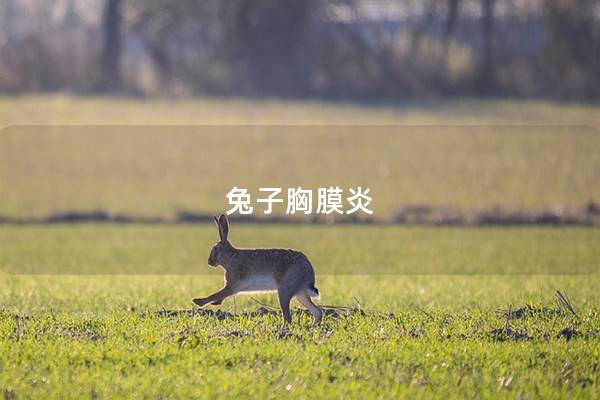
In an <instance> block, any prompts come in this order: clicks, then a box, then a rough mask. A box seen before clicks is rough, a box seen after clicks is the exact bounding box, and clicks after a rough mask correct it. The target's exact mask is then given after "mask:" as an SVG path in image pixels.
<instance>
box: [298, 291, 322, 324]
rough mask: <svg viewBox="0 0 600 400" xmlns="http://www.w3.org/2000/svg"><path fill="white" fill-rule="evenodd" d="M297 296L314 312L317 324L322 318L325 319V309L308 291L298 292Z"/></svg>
mask: <svg viewBox="0 0 600 400" xmlns="http://www.w3.org/2000/svg"><path fill="white" fill-rule="evenodd" d="M296 298H297V299H298V301H299V302H300V303H302V305H303V306H304V307H306V309H307V310H308V311H309V312H310V313H311V314H312V316H313V318H314V323H315V325H318V324H319V323H320V322H321V319H323V310H321V309H320V308H319V307H318V306H317V305H316V304H315V303H313V301H312V300H311V298H310V296H309V295H308V293H306V291H302V292H300V293H298V295H297V296H296Z"/></svg>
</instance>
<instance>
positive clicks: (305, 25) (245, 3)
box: [222, 0, 319, 96]
mask: <svg viewBox="0 0 600 400" xmlns="http://www.w3.org/2000/svg"><path fill="white" fill-rule="evenodd" d="M318 5H319V3H318V2H316V1H312V0H303V1H290V2H283V1H280V0H230V1H227V2H225V3H223V9H222V12H223V14H222V15H223V22H224V24H225V26H224V28H225V32H226V36H225V43H224V49H226V53H227V56H228V58H229V60H230V62H231V63H232V66H233V67H234V68H235V69H236V71H237V75H238V78H239V79H240V80H241V81H240V82H239V83H240V86H241V87H242V88H245V89H246V90H248V91H254V92H258V93H262V94H266V95H292V94H295V95H299V96H303V95H306V94H308V88H309V86H310V85H309V69H310V64H311V63H312V61H314V60H312V59H311V57H312V54H311V50H312V43H311V41H310V40H309V37H310V36H309V35H310V32H311V28H310V25H311V12H313V11H314V9H315V8H316V7H317V6H318Z"/></svg>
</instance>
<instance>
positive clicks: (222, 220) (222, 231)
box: [215, 214, 229, 243]
mask: <svg viewBox="0 0 600 400" xmlns="http://www.w3.org/2000/svg"><path fill="white" fill-rule="evenodd" d="M215 220H216V218H215ZM217 225H218V226H219V236H220V237H221V242H223V243H225V242H227V235H228V234H229V222H228V221H227V216H226V215H225V214H221V216H220V217H219V220H218V221H217Z"/></svg>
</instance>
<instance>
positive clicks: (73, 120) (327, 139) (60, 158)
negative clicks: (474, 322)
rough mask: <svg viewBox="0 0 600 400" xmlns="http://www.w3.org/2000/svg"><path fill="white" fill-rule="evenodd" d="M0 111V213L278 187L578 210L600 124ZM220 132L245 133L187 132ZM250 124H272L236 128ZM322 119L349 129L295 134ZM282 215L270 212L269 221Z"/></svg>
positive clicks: (187, 201) (212, 201)
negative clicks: (354, 189) (330, 188)
mask: <svg viewBox="0 0 600 400" xmlns="http://www.w3.org/2000/svg"><path fill="white" fill-rule="evenodd" d="M0 102H4V107H0V124H1V125H2V126H4V129H3V130H2V132H1V133H0V215H5V216H39V215H46V214H49V213H53V212H61V211H68V210H71V211H72V210H76V211H90V210H97V209H99V210H106V211H109V212H112V213H125V214H132V215H150V216H156V215H158V216H165V215H166V216H168V215H171V214H172V213H174V212H176V211H179V210H193V211H202V212H208V213H217V212H220V211H223V207H224V205H226V202H225V194H226V193H227V192H228V191H229V190H230V189H231V188H232V187H233V186H238V187H244V188H248V189H249V190H250V193H251V194H252V195H253V197H255V196H256V195H258V194H259V193H258V188H259V187H281V188H283V189H284V193H285V189H286V188H287V187H297V186H302V187H304V188H310V189H314V190H316V189H317V188H318V187H326V186H338V185H339V186H341V187H342V188H345V189H347V188H349V187H356V186H359V185H361V186H363V187H370V188H371V189H372V192H371V195H372V196H373V199H374V200H373V203H372V208H373V209H374V210H375V216H376V217H380V218H389V217H390V216H391V215H392V214H393V213H394V212H395V211H397V210H398V209H399V208H400V207H403V206H406V205H414V204H425V205H432V206H454V207H459V208H465V207H467V208H468V207H488V206H491V205H500V206H504V207H512V208H519V207H525V208H543V207H578V206H582V205H583V204H585V203H586V202H588V201H590V200H597V199H599V198H600V133H598V131H597V130H596V129H595V128H593V127H596V126H600V122H599V119H598V115H599V113H598V109H597V108H595V107H593V106H570V105H563V106H560V105H557V104H550V103H536V102H515V103H511V102H493V101H488V102H442V103H437V104H432V105H422V106H410V107H408V106H407V107H403V106H396V107H393V106H385V105H384V106H381V107H365V106H360V105H356V104H354V105H353V104H341V105H332V104H329V103H317V102H269V101H249V100H179V101H173V102H169V103H167V102H164V101H140V100H119V99H116V100H115V99H111V100H107V99H102V98H99V99H89V98H83V99H75V98H70V97H30V98H27V97H25V98H17V99H14V100H12V99H11V101H10V102H8V99H6V98H5V99H4V100H0ZM173 123H176V124H177V126H163V127H156V126H150V127H148V126H146V127H144V126H137V127H122V126H118V127H103V128H102V127H93V128H76V127H71V128H61V127H57V128H54V129H50V128H47V127H42V126H37V127H36V126H34V127H19V126H14V125H18V124H27V125H91V124H92V125H93V124H99V125H106V124H110V125H119V124H124V125H168V124H173ZM220 124H222V125H242V126H239V127H214V126H213V127H193V126H187V127H186V126H184V125H220ZM256 124H264V125H275V126H271V127H260V126H254V127H251V126H243V125H256ZM320 124H327V125H330V124H333V125H347V126H337V127H301V126H295V127H294V125H320ZM353 124H354V126H351V125H353ZM370 124H373V125H379V126H378V127H368V126H367V125H370ZM11 125H13V126H11ZM361 125H364V126H361ZM386 125H387V126H386ZM393 125H407V126H403V127H393ZM511 125H512V126H511ZM586 125H587V126H586ZM315 206H316V205H315ZM284 211H285V207H283V206H280V207H275V213H279V214H281V213H283V212H284ZM260 213H262V210H261V209H260V208H257V210H256V214H260Z"/></svg>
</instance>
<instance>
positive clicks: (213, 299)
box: [192, 286, 236, 307]
mask: <svg viewBox="0 0 600 400" xmlns="http://www.w3.org/2000/svg"><path fill="white" fill-rule="evenodd" d="M235 293H236V292H235V290H234V289H233V288H232V287H230V286H225V287H224V288H223V289H221V290H219V291H218V292H216V293H213V294H211V295H210V296H208V297H204V298H197V299H194V300H192V301H193V302H194V304H196V305H197V306H200V307H203V306H205V305H207V304H210V303H212V304H215V305H217V304H221V303H222V302H223V300H225V299H226V298H227V297H229V296H232V295H234V294H235Z"/></svg>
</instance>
